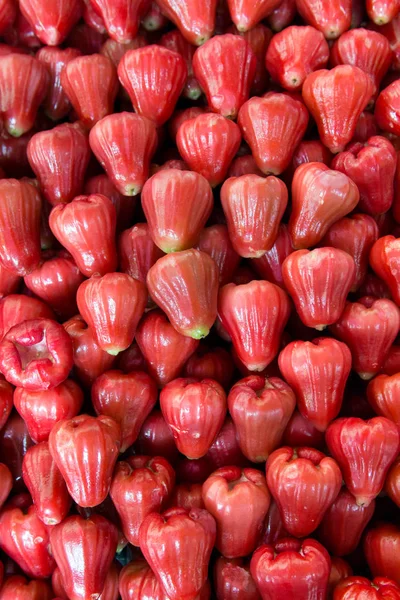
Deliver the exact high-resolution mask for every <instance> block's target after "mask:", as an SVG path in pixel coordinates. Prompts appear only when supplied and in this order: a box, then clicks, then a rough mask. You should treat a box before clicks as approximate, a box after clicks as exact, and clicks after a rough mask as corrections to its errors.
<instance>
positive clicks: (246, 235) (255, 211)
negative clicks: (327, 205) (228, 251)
mask: <svg viewBox="0 0 400 600" xmlns="http://www.w3.org/2000/svg"><path fill="white" fill-rule="evenodd" d="M287 201H288V192H287V188H286V185H285V184H284V183H283V181H281V180H280V179H278V178H277V177H274V176H273V175H271V176H270V177H265V178H264V177H259V176H258V175H242V176H241V177H231V178H229V179H227V180H226V181H225V183H224V184H223V186H222V188H221V203H222V208H223V210H224V214H225V218H226V220H227V225H228V231H229V237H230V239H231V241H232V245H233V248H234V249H235V250H236V252H237V253H238V254H239V255H240V256H243V257H245V258H259V257H260V256H262V255H263V254H264V253H265V252H266V251H267V250H270V249H271V247H272V246H273V244H274V242H275V240H276V238H277V236H278V228H279V224H280V222H281V219H282V217H283V214H284V212H285V210H286V206H287Z"/></svg>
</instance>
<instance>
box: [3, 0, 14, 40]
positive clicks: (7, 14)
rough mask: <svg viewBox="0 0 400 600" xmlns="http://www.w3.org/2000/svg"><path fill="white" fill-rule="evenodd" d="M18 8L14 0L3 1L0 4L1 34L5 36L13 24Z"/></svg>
mask: <svg viewBox="0 0 400 600" xmlns="http://www.w3.org/2000/svg"><path fill="white" fill-rule="evenodd" d="M17 10H18V9H17V6H16V5H15V3H14V1H13V0H2V1H1V3H0V32H1V34H3V33H4V32H5V31H7V29H8V28H9V27H10V26H11V25H12V24H13V22H14V20H15V17H16V15H17Z"/></svg>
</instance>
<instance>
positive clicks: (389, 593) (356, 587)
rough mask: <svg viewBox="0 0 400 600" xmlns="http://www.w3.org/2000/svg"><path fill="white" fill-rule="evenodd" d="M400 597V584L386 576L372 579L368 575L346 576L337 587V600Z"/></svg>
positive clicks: (376, 599) (379, 599)
mask: <svg viewBox="0 0 400 600" xmlns="http://www.w3.org/2000/svg"><path fill="white" fill-rule="evenodd" d="M398 597H399V598H400V586H398V585H397V584H396V583H395V581H393V580H392V579H388V578H386V577H375V579H373V580H372V581H370V580H369V579H367V578H366V577H360V576H357V577H356V576H353V577H346V578H345V579H344V580H342V581H339V583H338V584H337V585H336V587H335V591H334V599H335V600H356V599H357V598H365V600H381V598H398Z"/></svg>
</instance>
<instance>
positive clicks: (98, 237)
mask: <svg viewBox="0 0 400 600" xmlns="http://www.w3.org/2000/svg"><path fill="white" fill-rule="evenodd" d="M0 185H1V182H0ZM49 225H50V229H51V231H52V232H53V234H54V235H55V237H56V238H57V240H58V241H59V242H60V244H62V245H63V246H64V248H66V249H67V250H68V252H70V254H71V255H72V257H73V259H74V260H75V262H76V264H77V265H78V268H79V270H80V271H81V273H83V275H85V276H86V277H90V276H91V275H93V274H95V273H100V275H104V274H105V273H108V272H110V271H114V270H115V268H116V266H117V253H116V249H115V240H114V238H115V227H116V211H115V207H114V206H113V204H112V202H111V200H109V199H108V198H106V196H103V195H101V194H92V195H90V196H77V197H76V198H75V199H74V200H73V201H72V202H70V203H69V204H58V205H57V206H55V207H54V208H53V210H52V211H51V213H50V217H49Z"/></svg>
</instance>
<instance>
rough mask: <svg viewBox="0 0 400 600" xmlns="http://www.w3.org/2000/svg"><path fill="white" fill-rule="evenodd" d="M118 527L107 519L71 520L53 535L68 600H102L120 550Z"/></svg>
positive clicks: (74, 518) (52, 540) (56, 556)
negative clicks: (110, 570) (102, 594)
mask: <svg viewBox="0 0 400 600" xmlns="http://www.w3.org/2000/svg"><path fill="white" fill-rule="evenodd" d="M117 537H118V532H117V528H116V527H115V526H114V525H113V524H112V523H110V521H108V520H107V519H105V518H104V517H101V516H100V515H93V516H91V517H90V518H89V519H87V520H86V519H83V518H82V517H80V516H78V515H74V516H71V517H67V518H66V519H64V521H63V522H62V523H60V524H59V525H56V526H55V527H54V528H53V530H52V532H51V547H52V552H53V554H54V558H55V559H56V562H57V566H58V568H59V569H60V571H61V577H62V582H63V585H64V588H65V592H66V593H67V595H68V598H70V599H71V600H85V599H86V598H90V597H92V598H98V597H100V594H101V592H102V591H103V589H104V584H105V580H106V576H107V572H108V570H109V568H110V565H111V563H112V560H113V558H114V554H115V551H116V548H117Z"/></svg>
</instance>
